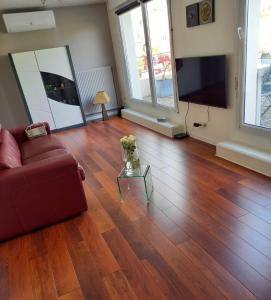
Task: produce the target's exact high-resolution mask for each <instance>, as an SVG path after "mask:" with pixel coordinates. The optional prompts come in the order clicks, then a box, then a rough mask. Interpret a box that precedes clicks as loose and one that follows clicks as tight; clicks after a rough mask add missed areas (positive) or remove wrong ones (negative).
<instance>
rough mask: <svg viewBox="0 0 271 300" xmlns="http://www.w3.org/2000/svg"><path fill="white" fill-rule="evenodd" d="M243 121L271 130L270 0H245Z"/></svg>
mask: <svg viewBox="0 0 271 300" xmlns="http://www.w3.org/2000/svg"><path fill="white" fill-rule="evenodd" d="M246 12H247V13H246V58H245V84H244V118H243V121H244V123H245V124H248V125H252V126H257V127H262V128H267V129H271V0H247V11H246Z"/></svg>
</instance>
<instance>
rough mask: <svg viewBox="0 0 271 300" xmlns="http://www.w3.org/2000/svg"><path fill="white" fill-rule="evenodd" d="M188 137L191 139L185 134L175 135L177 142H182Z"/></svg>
mask: <svg viewBox="0 0 271 300" xmlns="http://www.w3.org/2000/svg"><path fill="white" fill-rule="evenodd" d="M187 137H189V135H188V134H187V133H184V132H182V133H178V134H175V135H174V138H175V139H177V140H182V139H184V138H187Z"/></svg>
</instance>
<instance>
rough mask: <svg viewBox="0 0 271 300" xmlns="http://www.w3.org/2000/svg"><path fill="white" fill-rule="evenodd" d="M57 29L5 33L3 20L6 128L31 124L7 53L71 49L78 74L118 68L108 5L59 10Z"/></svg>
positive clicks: (1, 114)
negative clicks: (86, 71) (99, 69)
mask: <svg viewBox="0 0 271 300" xmlns="http://www.w3.org/2000/svg"><path fill="white" fill-rule="evenodd" d="M54 12H55V17H56V25H57V28H56V29H53V30H42V31H33V32H24V33H12V34H8V33H6V30H5V28H4V24H3V21H2V18H0V122H1V123H2V124H3V126H4V127H15V126H21V125H26V124H27V123H28V119H27V115H26V111H25V108H24V105H23V102H22V98H21V95H20V92H19V89H18V86H17V83H16V80H15V76H14V74H13V72H12V69H11V65H10V62H9V59H8V53H16V52H25V51H29V50H37V49H44V48H53V47H58V46H65V45H69V46H70V51H71V55H72V59H73V63H74V68H75V71H76V72H77V71H82V70H86V69H90V68H96V67H101V66H106V65H111V66H112V67H113V69H114V68H115V60H114V54H113V48H112V41H111V36H110V30H109V25H108V16H107V10H106V5H105V4H97V5H96V4H95V5H86V6H75V7H66V8H57V9H55V10H54Z"/></svg>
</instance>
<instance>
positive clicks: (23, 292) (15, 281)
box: [8, 236, 34, 300]
mask: <svg viewBox="0 0 271 300" xmlns="http://www.w3.org/2000/svg"><path fill="white" fill-rule="evenodd" d="M27 242H28V240H27V237H26V236H25V237H23V238H20V239H19V240H18V239H15V240H12V241H10V242H9V243H8V244H9V245H8V248H9V259H8V270H9V285H10V287H11V288H10V289H9V297H10V299H30V300H31V299H34V297H33V290H32V283H31V271H32V270H31V266H30V262H29V259H28V253H27ZM18 270H20V271H19V272H18Z"/></svg>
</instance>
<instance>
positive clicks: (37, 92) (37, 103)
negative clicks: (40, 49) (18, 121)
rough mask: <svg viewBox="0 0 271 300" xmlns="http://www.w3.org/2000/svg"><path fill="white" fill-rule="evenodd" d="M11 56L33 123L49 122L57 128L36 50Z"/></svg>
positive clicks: (53, 127) (52, 127) (52, 126)
mask: <svg viewBox="0 0 271 300" xmlns="http://www.w3.org/2000/svg"><path fill="white" fill-rule="evenodd" d="M11 56H12V59H13V63H14V67H15V69H16V72H17V76H18V79H19V81H20V86H21V89H22V91H23V94H24V98H25V101H26V105H27V107H28V111H29V113H30V116H31V119H32V120H31V121H32V122H33V123H36V122H48V123H49V124H50V127H51V129H55V128H56V126H55V122H54V119H53V117H52V113H51V109H50V106H49V103H48V98H47V95H46V92H45V90H44V85H43V81H42V77H41V74H40V71H39V68H38V65H37V61H36V57H35V52H34V51H30V52H24V53H16V54H11Z"/></svg>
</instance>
